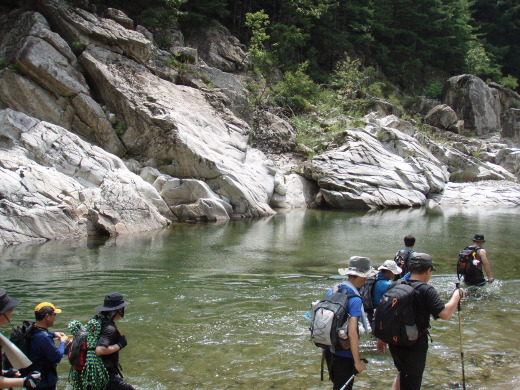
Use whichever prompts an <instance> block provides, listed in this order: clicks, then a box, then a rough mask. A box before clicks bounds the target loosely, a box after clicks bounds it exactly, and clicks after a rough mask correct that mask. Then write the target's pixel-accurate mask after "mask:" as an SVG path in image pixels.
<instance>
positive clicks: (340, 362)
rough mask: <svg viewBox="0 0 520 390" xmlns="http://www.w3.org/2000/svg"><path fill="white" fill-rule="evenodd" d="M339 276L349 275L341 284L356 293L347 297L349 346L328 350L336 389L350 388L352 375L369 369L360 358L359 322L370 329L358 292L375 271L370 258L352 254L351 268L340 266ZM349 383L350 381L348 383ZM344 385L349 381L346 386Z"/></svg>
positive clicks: (330, 370)
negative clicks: (343, 348)
mask: <svg viewBox="0 0 520 390" xmlns="http://www.w3.org/2000/svg"><path fill="white" fill-rule="evenodd" d="M338 272H339V274H340V275H346V276H347V278H348V279H347V280H346V281H344V282H342V283H341V284H340V285H339V287H340V288H341V289H345V293H351V294H355V296H353V297H351V298H349V299H348V303H347V305H348V313H349V315H350V319H349V321H348V338H349V341H350V348H349V349H345V350H339V351H335V352H331V351H330V349H328V348H327V349H325V350H324V351H323V353H324V354H325V361H326V362H327V367H328V369H329V376H330V380H331V381H332V383H333V384H334V387H333V389H334V390H339V389H344V390H350V389H352V386H353V385H354V379H353V378H352V375H354V374H356V373H361V372H363V371H364V370H365V369H366V364H365V362H364V361H363V360H362V359H361V357H360V355H359V354H360V352H359V333H358V323H361V324H362V325H363V327H364V329H365V332H367V331H368V323H367V319H366V315H365V312H364V310H363V301H362V299H361V296H360V295H359V291H358V288H360V287H361V286H362V285H363V283H365V280H366V278H368V277H370V276H373V275H375V273H376V271H375V270H374V268H372V267H371V266H370V259H369V258H368V257H360V256H352V257H351V258H350V260H349V263H348V268H340V269H338ZM333 292H335V291H334V289H330V290H329V291H328V292H327V296H330V295H331V294H333ZM347 383H348V384H347ZM345 384H347V385H346V386H345Z"/></svg>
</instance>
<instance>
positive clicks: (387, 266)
mask: <svg viewBox="0 0 520 390" xmlns="http://www.w3.org/2000/svg"><path fill="white" fill-rule="evenodd" d="M378 270H379V271H381V270H387V271H390V272H392V273H393V274H394V275H399V274H400V273H401V272H403V270H402V269H401V267H399V266H398V265H397V263H396V262H395V261H393V260H385V262H384V263H383V265H382V266H381V267H379V268H378Z"/></svg>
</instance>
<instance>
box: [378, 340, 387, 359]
mask: <svg viewBox="0 0 520 390" xmlns="http://www.w3.org/2000/svg"><path fill="white" fill-rule="evenodd" d="M387 347H388V345H387V344H386V343H385V342H384V341H383V340H381V339H377V351H378V352H379V353H380V354H381V355H382V354H384V353H385V352H386V348H387Z"/></svg>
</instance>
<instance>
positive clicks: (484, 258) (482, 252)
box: [479, 249, 495, 283]
mask: <svg viewBox="0 0 520 390" xmlns="http://www.w3.org/2000/svg"><path fill="white" fill-rule="evenodd" d="M479 255H480V261H482V265H483V266H484V271H486V275H487V282H488V283H492V282H493V280H495V279H493V278H492V277H491V265H490V264H489V260H488V258H487V253H486V250H485V249H481V250H480V251H479Z"/></svg>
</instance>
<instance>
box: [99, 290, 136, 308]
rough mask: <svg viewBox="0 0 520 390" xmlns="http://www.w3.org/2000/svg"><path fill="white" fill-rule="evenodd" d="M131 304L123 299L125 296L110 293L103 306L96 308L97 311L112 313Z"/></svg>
mask: <svg viewBox="0 0 520 390" xmlns="http://www.w3.org/2000/svg"><path fill="white" fill-rule="evenodd" d="M129 304H130V302H126V301H125V300H124V299H123V296H122V295H121V294H119V293H116V292H114V293H110V294H107V295H106V296H105V301H104V302H103V305H102V306H98V307H96V310H97V311H112V310H117V309H121V308H122V307H125V306H127V305H129Z"/></svg>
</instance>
